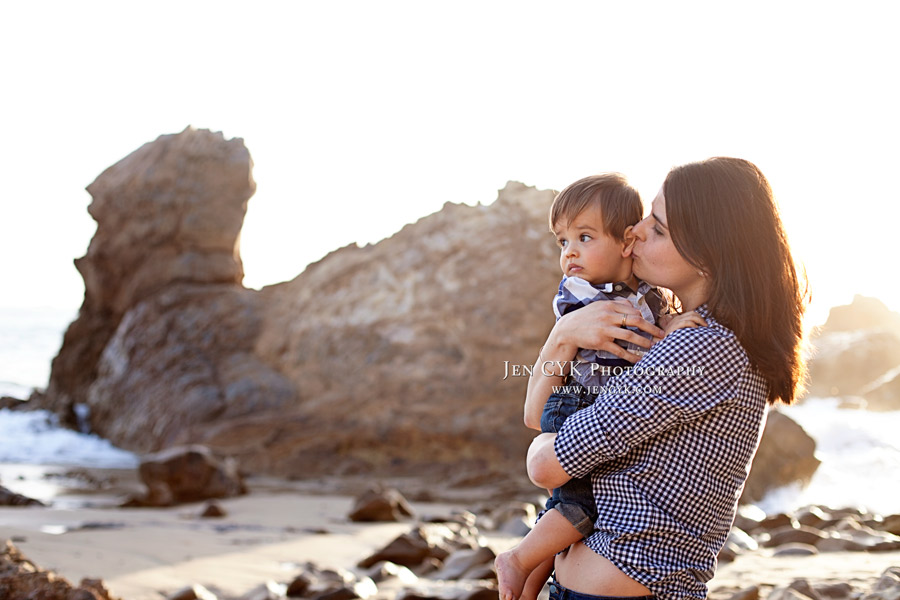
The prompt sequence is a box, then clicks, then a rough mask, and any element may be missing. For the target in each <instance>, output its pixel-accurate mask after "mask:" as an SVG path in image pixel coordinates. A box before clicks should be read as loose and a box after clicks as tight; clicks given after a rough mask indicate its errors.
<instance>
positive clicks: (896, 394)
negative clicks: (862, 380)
mask: <svg viewBox="0 0 900 600" xmlns="http://www.w3.org/2000/svg"><path fill="white" fill-rule="evenodd" d="M859 393H860V395H862V397H863V399H865V401H866V409H868V410H881V411H885V410H900V367H897V368H894V369H892V370H891V371H888V372H887V373H885V374H884V375H882V376H881V377H880V378H878V379H876V380H875V381H873V382H871V383H869V384H868V385H867V386H866V387H864V388H863V389H862V390H860V392H859Z"/></svg>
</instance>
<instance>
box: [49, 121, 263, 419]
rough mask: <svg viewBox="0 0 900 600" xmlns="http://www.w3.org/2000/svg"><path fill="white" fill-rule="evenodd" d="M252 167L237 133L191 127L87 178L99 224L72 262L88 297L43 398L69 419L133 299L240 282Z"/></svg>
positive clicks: (90, 209)
mask: <svg viewBox="0 0 900 600" xmlns="http://www.w3.org/2000/svg"><path fill="white" fill-rule="evenodd" d="M250 170H251V160H250V155H249V153H248V152H247V149H246V147H244V144H243V141H242V140H240V139H233V140H229V141H226V140H225V139H224V137H223V136H222V134H221V133H213V132H210V131H207V130H196V129H193V128H190V127H189V128H187V129H185V130H184V131H183V132H181V133H179V134H177V135H164V136H160V137H159V138H158V139H157V140H156V141H154V142H150V143H148V144H144V145H143V146H142V147H141V148H139V149H138V150H136V151H135V152H132V153H131V154H130V155H128V156H127V157H125V158H124V159H122V160H121V161H119V162H118V163H116V164H115V165H113V166H111V167H109V168H108V169H106V170H105V171H104V172H103V173H101V174H100V176H99V177H98V178H97V179H96V180H95V181H94V182H93V183H92V184H91V185H89V186H88V192H89V193H90V194H91V196H92V198H93V201H92V202H91V204H90V206H89V207H88V212H89V213H90V214H91V216H92V217H94V219H95V220H96V221H97V232H96V233H95V234H94V237H93V239H92V240H91V244H90V246H89V247H88V251H87V254H86V255H85V256H84V257H82V258H80V259H78V260H76V261H75V266H76V267H77V268H78V270H79V271H80V272H81V275H82V277H83V278H84V282H85V299H84V303H83V304H82V306H81V309H80V311H79V314H78V318H77V319H76V320H75V321H74V322H73V323H72V324H71V325H70V326H69V328H68V330H67V331H66V334H65V337H64V340H63V346H62V349H61V350H60V352H59V354H58V355H57V357H56V358H55V359H54V361H53V365H52V370H51V375H50V383H49V386H48V389H47V392H46V394H45V395H44V396H43V397H42V398H41V401H42V403H43V404H44V407H46V408H50V409H52V410H54V411H55V412H57V413H58V414H59V415H60V416H61V417H63V418H68V419H69V420H70V421H71V422H73V423H74V413H73V408H74V405H75V404H76V403H86V401H87V394H88V388H89V387H90V386H91V384H92V383H93V382H94V380H95V379H96V377H97V371H98V364H99V361H100V356H101V354H102V353H103V351H104V349H105V348H106V345H107V343H108V342H109V340H110V338H112V336H113V334H114V333H115V331H116V329H117V327H118V326H119V321H120V320H121V319H122V317H123V316H124V315H125V313H126V312H127V311H128V310H129V309H131V308H132V307H133V306H134V305H136V304H137V303H139V302H140V301H142V300H144V299H146V298H148V297H150V296H152V295H153V294H155V293H157V292H158V291H159V290H162V289H164V288H165V287H167V286H169V285H171V284H173V283H176V282H177V283H198V284H211V283H214V284H231V285H233V286H237V285H239V284H240V282H241V280H242V279H243V267H242V265H241V260H240V256H239V254H238V234H239V233H240V229H241V225H242V223H243V218H244V213H245V212H246V209H247V200H248V199H249V198H250V196H251V195H253V192H254V190H255V187H256V185H255V183H254V182H253V178H252V176H251V174H250ZM117 400H118V399H117Z"/></svg>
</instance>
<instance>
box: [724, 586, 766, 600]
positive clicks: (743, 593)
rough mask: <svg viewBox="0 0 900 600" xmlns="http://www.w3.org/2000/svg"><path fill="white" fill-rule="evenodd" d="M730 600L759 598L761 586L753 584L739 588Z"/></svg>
mask: <svg viewBox="0 0 900 600" xmlns="http://www.w3.org/2000/svg"><path fill="white" fill-rule="evenodd" d="M728 600H759V586H758V585H751V586H749V587H745V588H743V589H741V590H738V591H737V592H735V593H734V594H732V595H731V597H730V598H729V599H728Z"/></svg>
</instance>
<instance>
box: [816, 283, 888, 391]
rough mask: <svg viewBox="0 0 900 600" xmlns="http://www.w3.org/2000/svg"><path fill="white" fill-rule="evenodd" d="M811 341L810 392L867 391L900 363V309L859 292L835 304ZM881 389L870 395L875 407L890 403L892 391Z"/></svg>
mask: <svg viewBox="0 0 900 600" xmlns="http://www.w3.org/2000/svg"><path fill="white" fill-rule="evenodd" d="M812 345H813V347H814V352H813V356H812V358H811V360H810V361H809V386H808V389H807V395H809V396H855V395H865V394H868V393H869V392H871V391H872V390H873V389H874V388H875V387H876V385H877V383H876V381H877V380H879V379H882V378H884V377H885V375H886V374H887V373H888V372H890V371H891V370H893V369H895V368H897V367H900V314H898V313H896V312H893V311H891V310H888V308H887V307H886V306H885V305H884V304H883V303H882V302H881V301H880V300H877V299H875V298H867V297H865V296H855V297H854V298H853V302H852V303H851V304H849V305H846V306H835V307H834V308H832V309H831V311H830V312H829V315H828V320H827V321H826V322H825V325H824V326H822V328H821V330H820V331H818V332H817V335H816V336H815V337H814V338H813V339H812ZM882 395H883V394H882ZM882 395H877V397H876V396H873V397H872V398H871V400H872V404H873V407H874V406H876V405H878V406H881V407H882V409H887V407H889V406H891V405H892V402H891V399H890V396H888V397H887V398H882ZM894 405H897V403H894Z"/></svg>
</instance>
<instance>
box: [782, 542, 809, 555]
mask: <svg viewBox="0 0 900 600" xmlns="http://www.w3.org/2000/svg"><path fill="white" fill-rule="evenodd" d="M818 553H819V551H818V550H816V547H815V546H811V545H809V544H800V543H796V542H794V543H790V544H784V545H783V546H778V547H777V548H775V552H773V553H772V556H814V555H816V554H818Z"/></svg>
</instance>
